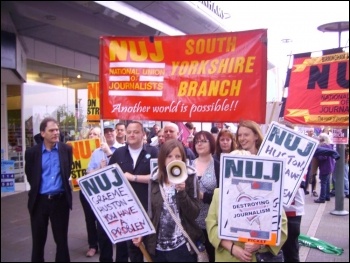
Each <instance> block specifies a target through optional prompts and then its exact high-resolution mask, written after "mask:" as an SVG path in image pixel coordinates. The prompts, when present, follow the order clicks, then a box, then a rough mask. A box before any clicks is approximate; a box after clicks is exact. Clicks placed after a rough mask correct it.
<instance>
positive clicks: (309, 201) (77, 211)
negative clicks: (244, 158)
mask: <svg viewBox="0 0 350 263" xmlns="http://www.w3.org/2000/svg"><path fill="white" fill-rule="evenodd" d="M27 199H28V197H27V192H21V193H13V194H8V193H2V194H1V262H28V261H30V256H31V248H32V241H31V229H30V219H29V214H28V210H27ZM305 199H306V205H305V210H306V215H305V216H303V218H302V224H301V232H302V233H303V234H305V235H308V236H313V237H316V238H318V239H321V240H323V241H326V242H328V243H331V244H332V245H335V246H337V247H341V248H343V249H344V253H343V254H342V255H341V256H337V255H333V254H326V253H324V252H322V251H320V250H318V249H314V248H308V247H304V246H302V247H301V249H300V259H301V262H349V215H344V216H338V215H333V214H331V212H334V211H335V197H332V199H331V201H329V202H326V203H324V204H316V203H314V202H313V200H314V199H315V197H312V196H311V195H307V196H306V197H305ZM343 211H347V212H349V199H347V198H345V199H344V210H343ZM49 227H50V226H49ZM48 233H49V234H48V238H47V242H46V248H45V260H46V261H47V262H54V259H55V250H56V247H55V243H54V241H53V237H52V232H51V228H50V229H49V231H48ZM68 242H69V246H70V256H71V261H72V262H98V261H99V260H98V259H99V254H96V255H95V256H94V257H92V258H87V257H86V256H85V253H86V251H87V248H88V245H87V237H86V229H85V219H84V212H83V209H82V206H81V204H80V201H79V195H78V192H73V210H72V212H71V215H70V225H69V241H68Z"/></svg>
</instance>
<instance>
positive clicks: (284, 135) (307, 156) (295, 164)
mask: <svg viewBox="0 0 350 263" xmlns="http://www.w3.org/2000/svg"><path fill="white" fill-rule="evenodd" d="M318 143H319V142H318V141H317V140H315V139H313V138H312V137H310V136H307V135H304V134H301V133H298V132H296V131H294V130H292V129H290V128H288V127H286V126H284V125H282V124H279V123H277V122H272V123H271V125H270V126H269V129H268V130H267V133H266V135H265V138H264V140H263V142H262V144H261V146H260V149H259V151H258V155H259V156H270V157H274V158H285V159H286V160H287V163H286V170H285V174H284V190H283V205H285V206H286V207H289V206H290V205H291V203H292V201H293V199H294V196H295V195H296V193H297V191H298V189H299V186H300V183H301V181H302V179H303V176H304V175H305V174H306V172H307V169H308V166H309V164H310V162H311V160H312V157H313V156H314V153H315V151H316V148H317V145H318Z"/></svg>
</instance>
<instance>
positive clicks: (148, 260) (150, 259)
mask: <svg viewBox="0 0 350 263" xmlns="http://www.w3.org/2000/svg"><path fill="white" fill-rule="evenodd" d="M139 248H140V250H141V252H142V254H143V256H144V257H145V258H146V260H147V262H153V260H152V258H151V256H150V255H149V253H148V251H147V250H146V248H145V245H144V244H143V243H142V242H141V244H140V247H139Z"/></svg>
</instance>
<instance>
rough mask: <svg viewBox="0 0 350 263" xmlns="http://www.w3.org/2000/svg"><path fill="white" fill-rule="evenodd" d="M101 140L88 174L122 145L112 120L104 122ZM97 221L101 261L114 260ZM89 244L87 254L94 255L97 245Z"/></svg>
mask: <svg viewBox="0 0 350 263" xmlns="http://www.w3.org/2000/svg"><path fill="white" fill-rule="evenodd" d="M101 141H102V142H101V146H100V148H99V149H96V150H95V151H94V152H93V153H92V155H91V159H90V162H89V165H88V168H87V169H86V173H87V174H89V173H92V172H94V171H96V170H98V169H101V168H103V167H105V166H106V165H107V163H108V160H109V159H110V157H111V156H112V153H113V152H114V151H115V150H116V149H117V148H118V147H120V146H119V144H118V143H117V142H116V134H115V129H114V124H113V123H112V122H110V121H106V122H105V123H104V126H103V137H102V140H101ZM80 194H81V195H82V193H80ZM83 198H85V197H83ZM87 205H89V204H87ZM90 209H91V207H90ZM84 211H85V210H84ZM91 212H92V211H91ZM91 221H92V219H91ZM95 222H96V223H97V227H96V228H97V239H98V246H99V247H100V261H101V262H103V261H112V257H113V246H112V243H110V246H106V245H105V243H104V241H103V239H102V240H101V238H100V236H101V235H103V233H104V230H103V229H102V226H101V227H100V223H99V222H98V221H97V220H96V221H95ZM95 222H94V224H95ZM91 224H92V223H91ZM91 228H92V227H91ZM100 229H101V231H100ZM91 231H93V230H91ZM100 233H102V234H100ZM88 235H89V230H88ZM88 239H89V236H88ZM108 241H109V240H108ZM91 242H92V244H93V243H94V241H91ZM108 244H109V243H108ZM89 246H90V248H89V250H88V252H87V254H86V256H87V257H92V256H94V255H95V253H96V252H97V245H92V246H91V245H90V241H89ZM125 250H126V249H125ZM125 250H124V251H125ZM127 257H128V255H127V254H126V258H127Z"/></svg>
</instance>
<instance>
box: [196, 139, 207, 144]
mask: <svg viewBox="0 0 350 263" xmlns="http://www.w3.org/2000/svg"><path fill="white" fill-rule="evenodd" d="M207 142H209V141H208V140H199V141H196V142H195V144H200V143H207Z"/></svg>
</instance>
